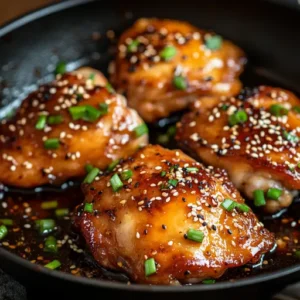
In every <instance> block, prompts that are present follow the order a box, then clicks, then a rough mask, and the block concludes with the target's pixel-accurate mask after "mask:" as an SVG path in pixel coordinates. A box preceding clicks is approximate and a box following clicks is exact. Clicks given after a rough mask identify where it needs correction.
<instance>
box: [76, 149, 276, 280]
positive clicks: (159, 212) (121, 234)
mask: <svg viewBox="0 0 300 300" xmlns="http://www.w3.org/2000/svg"><path fill="white" fill-rule="evenodd" d="M191 167H192V168H196V169H197V170H196V171H190V169H189V168H191ZM124 170H132V172H133V174H132V177H131V178H130V179H128V180H123V184H124V186H123V187H122V188H121V189H120V190H119V191H118V192H113V190H112V186H111V183H110V179H111V177H112V176H113V175H114V174H118V176H120V177H121V174H122V172H123V171H124ZM162 172H163V173H162ZM170 180H172V181H171V182H172V183H170ZM174 180H175V182H174ZM172 184H173V186H172ZM83 191H84V193H85V196H86V197H85V203H93V211H94V212H93V213H89V212H81V213H79V215H78V217H77V220H76V223H77V225H78V227H79V228H80V230H81V232H82V234H83V236H84V237H85V239H86V241H87V243H88V245H89V248H90V250H91V252H92V254H93V256H94V258H95V259H96V260H97V262H98V263H99V264H100V265H102V266H104V267H105V268H109V269H113V270H117V271H121V272H125V273H127V274H128V275H129V276H130V278H131V279H132V280H133V281H136V282H140V283H152V284H176V282H177V283H178V281H179V282H197V281H201V280H203V279H205V278H218V277H220V276H221V275H222V274H223V273H224V272H225V271H226V270H227V269H228V268H232V267H237V266H241V265H243V264H246V263H248V262H256V261H257V260H258V259H259V258H260V257H261V255H262V254H263V253H266V252H268V251H269V250H270V249H271V248H272V247H273V244H274V237H273V235H272V234H270V233H269V232H268V231H267V230H266V229H265V228H264V227H263V225H262V224H261V223H259V221H258V220H257V218H256V216H255V215H254V214H253V213H252V212H251V211H249V212H248V213H243V212H240V211H237V210H234V211H232V212H228V211H226V210H225V209H224V208H222V207H221V206H220V205H221V203H222V202H223V201H224V199H226V198H231V199H234V200H235V201H236V202H237V203H244V200H243V199H242V198H241V196H240V194H239V193H238V192H237V191H236V189H235V188H234V187H233V185H232V184H231V183H230V182H229V180H228V178H227V176H226V174H225V173H224V171H220V170H213V169H205V168H204V167H203V166H202V165H201V164H200V163H197V162H196V161H194V160H193V159H191V158H190V157H188V156H187V155H185V154H184V153H182V152H181V151H180V150H174V151H172V150H167V149H164V148H161V147H160V146H148V147H145V148H144V149H142V150H140V151H139V152H137V153H136V154H135V155H134V156H133V157H132V158H129V159H128V160H125V161H123V162H122V163H121V164H120V165H119V166H117V167H116V168H115V169H114V171H113V172H112V173H109V174H106V175H104V176H103V177H101V178H100V179H99V181H94V182H93V183H92V184H90V185H84V186H83ZM189 229H196V230H200V231H202V232H203V233H204V239H203V241H202V243H197V242H194V241H191V240H188V239H186V236H185V234H186V233H187V231H188V230H189ZM148 258H154V259H155V261H156V264H157V273H156V274H153V275H151V276H148V277H146V276H145V271H144V262H145V260H146V259H148Z"/></svg>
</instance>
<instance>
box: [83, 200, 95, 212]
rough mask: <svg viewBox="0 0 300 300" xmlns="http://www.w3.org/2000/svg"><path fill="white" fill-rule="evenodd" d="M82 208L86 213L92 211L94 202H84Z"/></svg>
mask: <svg viewBox="0 0 300 300" xmlns="http://www.w3.org/2000/svg"><path fill="white" fill-rule="evenodd" d="M83 210H84V211H85V212H88V213H93V212H94V204H93V203H88V202H86V203H85V204H84V208H83Z"/></svg>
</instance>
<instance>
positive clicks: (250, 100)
mask: <svg viewBox="0 0 300 300" xmlns="http://www.w3.org/2000/svg"><path fill="white" fill-rule="evenodd" d="M176 138H177V140H178V142H179V144H180V145H181V146H182V147H183V148H184V149H186V150H188V151H189V153H191V154H192V155H193V156H195V157H198V158H201V159H202V160H203V161H204V162H205V163H207V164H209V165H213V166H216V167H221V168H225V169H226V170H227V171H228V173H229V177H230V179H231V180H232V181H233V183H234V184H235V186H236V187H237V188H238V189H239V190H240V191H241V192H242V193H244V194H245V195H246V196H247V197H248V198H250V199H253V200H254V205H255V206H263V207H264V209H265V211H267V212H270V213H274V212H276V211H278V210H280V209H281V208H284V207H287V206H289V205H290V204H291V202H292V200H293V197H294V196H295V195H297V194H298V190H299V189H300V143H299V138H300V100H299V99H298V98H297V97H296V96H295V95H294V94H292V93H291V92H288V91H286V90H282V89H280V88H273V87H265V86H261V87H259V88H256V89H253V90H249V89H245V90H244V91H243V93H241V94H240V95H239V96H238V97H222V98H221V99H220V98H218V97H210V98H207V99H206V100H203V99H202V100H199V101H197V102H195V103H194V109H193V111H192V112H190V113H187V114H186V115H185V116H184V117H183V118H182V120H181V123H179V124H178V128H177V136H176Z"/></svg>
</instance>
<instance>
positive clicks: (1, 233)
mask: <svg viewBox="0 0 300 300" xmlns="http://www.w3.org/2000/svg"><path fill="white" fill-rule="evenodd" d="M7 233H8V230H7V227H6V226H5V225H1V226H0V240H2V239H4V238H5V237H6V236H7Z"/></svg>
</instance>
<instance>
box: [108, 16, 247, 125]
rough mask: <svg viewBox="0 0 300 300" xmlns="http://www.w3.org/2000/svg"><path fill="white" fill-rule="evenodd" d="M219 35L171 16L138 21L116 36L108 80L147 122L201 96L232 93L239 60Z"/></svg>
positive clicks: (236, 84) (239, 69)
mask: <svg viewBox="0 0 300 300" xmlns="http://www.w3.org/2000/svg"><path fill="white" fill-rule="evenodd" d="M245 61H246V60H245V56H244V53H243V51H242V50H241V49H239V48H238V47H237V46H235V45H234V44H232V43H231V42H229V41H227V40H222V38H221V37H220V36H219V35H216V34H214V33H211V32H207V31H204V30H200V29H198V28H196V27H194V26H192V25H190V24H189V23H186V22H180V21H174V20H159V19H140V20H138V21H137V22H136V23H135V24H134V25H133V26H132V27H131V28H130V29H128V30H127V31H126V32H125V33H124V34H123V35H122V36H121V38H120V40H119V44H118V52H117V56H116V60H115V62H114V63H113V64H112V68H111V69H110V71H111V73H112V74H111V81H112V83H113V85H114V86H115V87H116V88H117V90H118V91H119V92H121V93H125V95H126V96H127V98H128V104H129V106H131V107H133V108H134V109H136V110H137V111H138V113H139V114H140V115H141V116H142V118H143V119H144V120H145V121H147V122H153V121H155V120H158V119H160V118H163V117H167V116H169V115H170V114H171V113H172V112H176V111H179V110H182V109H184V108H186V107H187V105H188V104H189V103H190V102H192V101H193V100H195V96H202V95H212V94H213V95H235V94H237V93H239V91H240V88H241V83H240V81H239V79H238V76H239V74H240V73H241V72H242V70H243V66H244V64H245Z"/></svg>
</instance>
